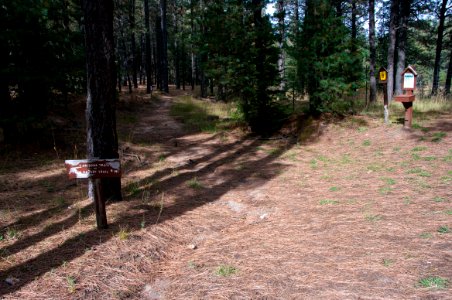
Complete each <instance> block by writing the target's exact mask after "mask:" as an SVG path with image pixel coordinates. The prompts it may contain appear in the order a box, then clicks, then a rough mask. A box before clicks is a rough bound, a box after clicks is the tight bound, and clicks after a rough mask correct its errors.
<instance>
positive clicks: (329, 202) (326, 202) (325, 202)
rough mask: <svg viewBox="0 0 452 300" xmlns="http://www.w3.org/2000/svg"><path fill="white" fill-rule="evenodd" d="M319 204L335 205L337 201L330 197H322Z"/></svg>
mask: <svg viewBox="0 0 452 300" xmlns="http://www.w3.org/2000/svg"><path fill="white" fill-rule="evenodd" d="M319 204H320V205H336V204H339V201H337V200H332V199H322V200H320V202H319Z"/></svg>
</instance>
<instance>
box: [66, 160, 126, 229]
mask: <svg viewBox="0 0 452 300" xmlns="http://www.w3.org/2000/svg"><path fill="white" fill-rule="evenodd" d="M64 164H65V166H66V170H67V174H68V176H69V179H75V178H90V179H92V181H93V184H94V189H95V193H94V204H95V209H96V222H97V228H98V229H105V228H108V223H107V212H106V210H105V199H104V195H103V192H102V182H101V178H107V177H121V163H120V161H119V159H98V158H96V159H81V160H66V161H64Z"/></svg>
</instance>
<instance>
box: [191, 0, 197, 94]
mask: <svg viewBox="0 0 452 300" xmlns="http://www.w3.org/2000/svg"><path fill="white" fill-rule="evenodd" d="M194 9H195V5H194V3H193V0H190V28H191V35H192V36H193V35H194V34H195V23H194V22H195V21H194V18H195V16H194V13H193V10H194ZM193 48H194V47H193V42H192V44H191V82H190V83H191V90H192V91H194V90H195V81H196V59H195V51H194V49H193Z"/></svg>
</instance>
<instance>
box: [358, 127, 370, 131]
mask: <svg viewBox="0 0 452 300" xmlns="http://www.w3.org/2000/svg"><path fill="white" fill-rule="evenodd" d="M367 130H368V128H367V127H364V126H360V127H358V132H366V131H367Z"/></svg>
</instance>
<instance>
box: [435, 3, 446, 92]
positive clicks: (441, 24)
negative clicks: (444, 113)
mask: <svg viewBox="0 0 452 300" xmlns="http://www.w3.org/2000/svg"><path fill="white" fill-rule="evenodd" d="M446 8H447V0H443V2H442V4H441V9H440V12H439V26H438V38H437V39H436V52H435V66H434V69H433V85H432V95H436V94H437V93H438V85H439V68H440V63H441V51H442V49H443V36H444V20H445V18H446Z"/></svg>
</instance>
